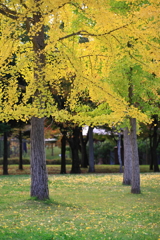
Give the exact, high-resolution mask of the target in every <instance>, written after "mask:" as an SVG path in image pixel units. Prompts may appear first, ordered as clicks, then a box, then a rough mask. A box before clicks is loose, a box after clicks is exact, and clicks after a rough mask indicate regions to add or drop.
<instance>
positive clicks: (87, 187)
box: [0, 173, 160, 240]
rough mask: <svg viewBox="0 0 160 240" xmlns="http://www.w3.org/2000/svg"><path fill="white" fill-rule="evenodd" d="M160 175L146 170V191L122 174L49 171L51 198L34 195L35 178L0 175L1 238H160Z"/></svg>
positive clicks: (6, 239) (22, 239) (92, 239)
mask: <svg viewBox="0 0 160 240" xmlns="http://www.w3.org/2000/svg"><path fill="white" fill-rule="evenodd" d="M159 182H160V174H158V173H157V174H156V173H150V174H141V190H142V193H141V194H138V195H136V194H131V193H130V187H129V186H123V185H122V174H83V175H69V174H67V175H49V189H50V200H47V201H45V202H42V201H38V200H36V199H33V198H30V197H29V194H30V177H29V176H27V175H24V176H22V175H21V176H0V188H1V189H0V239H1V240H8V239H16V240H29V239H33V240H51V239H56V240H61V239H75V240H77V239H80V240H81V239H82V240H83V239H86V240H94V239H104V240H106V239H107V240H108V239H118V240H119V239H123V240H125V239H128V240H130V239H133V240H149V239H150V240H158V239H159V238H160V211H159V210H160V207H159V206H160V205H159V203H160V184H159Z"/></svg>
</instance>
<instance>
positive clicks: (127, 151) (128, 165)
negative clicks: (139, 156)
mask: <svg viewBox="0 0 160 240" xmlns="http://www.w3.org/2000/svg"><path fill="white" fill-rule="evenodd" d="M123 146H124V173H123V184H124V185H131V172H132V146H131V139H130V135H129V130H128V128H125V129H124V130H123Z"/></svg>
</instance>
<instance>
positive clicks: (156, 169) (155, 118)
mask: <svg viewBox="0 0 160 240" xmlns="http://www.w3.org/2000/svg"><path fill="white" fill-rule="evenodd" d="M153 117H154V121H153V124H154V125H153V126H154V127H153V148H152V150H153V164H154V172H159V167H158V158H157V146H158V144H157V143H158V140H157V131H158V115H154V116H153Z"/></svg>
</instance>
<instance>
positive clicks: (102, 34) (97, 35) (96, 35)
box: [59, 24, 129, 41]
mask: <svg viewBox="0 0 160 240" xmlns="http://www.w3.org/2000/svg"><path fill="white" fill-rule="evenodd" d="M128 25H129V24H126V25H123V26H121V27H119V28H115V29H113V30H111V31H109V32H106V33H101V34H94V33H89V32H87V31H86V30H82V31H78V32H75V33H71V34H68V35H66V36H64V37H61V38H59V41H61V40H63V39H66V38H69V37H73V36H78V35H83V36H92V37H102V36H105V35H109V34H111V33H112V32H115V31H117V30H120V29H122V28H125V27H126V26H128Z"/></svg>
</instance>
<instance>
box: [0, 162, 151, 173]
mask: <svg viewBox="0 0 160 240" xmlns="http://www.w3.org/2000/svg"><path fill="white" fill-rule="evenodd" d="M47 169H48V173H49V174H59V173H60V169H61V166H60V165H47ZM66 171H67V173H70V171H71V165H66ZM81 171H82V173H87V172H88V169H87V168H82V169H81ZM140 171H141V173H144V172H153V171H150V170H149V166H148V165H141V166H140ZM95 172H96V173H118V172H119V165H103V164H102V165H95ZM8 173H9V174H10V175H21V174H30V166H29V165H24V166H23V171H22V170H19V169H18V165H9V166H8ZM2 174H3V170H2V165H0V175H2Z"/></svg>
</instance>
